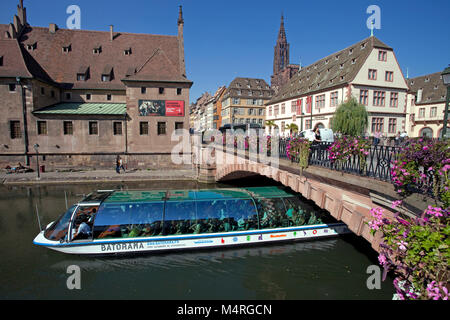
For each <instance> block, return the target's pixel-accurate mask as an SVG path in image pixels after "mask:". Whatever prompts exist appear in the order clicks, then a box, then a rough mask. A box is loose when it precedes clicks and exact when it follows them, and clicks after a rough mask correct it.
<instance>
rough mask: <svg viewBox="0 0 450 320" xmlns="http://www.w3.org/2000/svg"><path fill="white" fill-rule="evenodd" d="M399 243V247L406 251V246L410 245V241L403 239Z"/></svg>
mask: <svg viewBox="0 0 450 320" xmlns="http://www.w3.org/2000/svg"><path fill="white" fill-rule="evenodd" d="M397 244H398V248H399V249H400V250H403V251H405V250H406V246H407V245H408V242H406V241H403V240H401V241H400V242H398V243H397Z"/></svg>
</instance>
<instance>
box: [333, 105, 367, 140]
mask: <svg viewBox="0 0 450 320" xmlns="http://www.w3.org/2000/svg"><path fill="white" fill-rule="evenodd" d="M368 123H369V120H368V113H367V110H366V107H365V106H364V105H362V104H360V103H358V101H357V100H356V99H355V98H354V97H352V98H350V100H348V101H346V102H344V103H342V104H341V105H339V107H338V108H337V110H336V113H335V115H334V117H333V119H332V120H331V128H332V129H333V131H334V132H340V133H341V134H343V135H349V136H353V137H356V136H361V135H363V134H364V132H365V131H366V129H367V125H368Z"/></svg>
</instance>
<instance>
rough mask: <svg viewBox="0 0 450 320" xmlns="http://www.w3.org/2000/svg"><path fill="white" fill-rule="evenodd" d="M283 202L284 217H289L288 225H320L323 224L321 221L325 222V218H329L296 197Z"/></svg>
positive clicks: (285, 199)
mask: <svg viewBox="0 0 450 320" xmlns="http://www.w3.org/2000/svg"><path fill="white" fill-rule="evenodd" d="M283 200H284V203H285V205H286V209H287V211H286V215H287V216H288V217H289V220H290V225H294V226H303V225H315V224H322V223H324V222H323V220H324V219H325V220H326V219H327V216H329V214H328V215H327V214H326V213H324V212H323V211H317V209H315V208H313V207H312V206H310V205H308V204H305V203H304V202H302V201H301V200H300V199H299V198H297V197H288V198H284V199H283ZM328 220H333V219H328ZM330 222H331V221H330Z"/></svg>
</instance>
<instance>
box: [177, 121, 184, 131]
mask: <svg viewBox="0 0 450 320" xmlns="http://www.w3.org/2000/svg"><path fill="white" fill-rule="evenodd" d="M183 128H184V123H183V122H175V130H181V129H183Z"/></svg>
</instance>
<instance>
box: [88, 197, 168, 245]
mask: <svg viewBox="0 0 450 320" xmlns="http://www.w3.org/2000/svg"><path fill="white" fill-rule="evenodd" d="M163 210H164V203H163V202H153V203H138V204H116V203H113V204H109V203H104V204H102V205H101V206H100V208H99V212H98V214H97V217H96V218H95V224H94V239H107V238H135V237H144V236H145V237H147V236H155V235H160V234H161V231H162V217H163Z"/></svg>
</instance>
